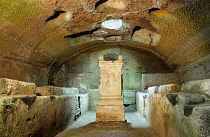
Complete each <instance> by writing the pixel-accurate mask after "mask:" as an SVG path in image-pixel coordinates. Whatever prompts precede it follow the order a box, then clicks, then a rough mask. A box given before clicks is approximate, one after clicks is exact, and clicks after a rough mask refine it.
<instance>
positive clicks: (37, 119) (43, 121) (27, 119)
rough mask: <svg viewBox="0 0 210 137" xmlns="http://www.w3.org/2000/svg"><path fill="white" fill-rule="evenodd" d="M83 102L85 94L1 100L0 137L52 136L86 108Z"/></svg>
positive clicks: (6, 98)
mask: <svg viewBox="0 0 210 137" xmlns="http://www.w3.org/2000/svg"><path fill="white" fill-rule="evenodd" d="M85 100H87V101H88V95H81V96H80V95H77V96H74V95H71V96H15V97H14V96H10V97H0V106H1V107H0V114H1V115H0V136H8V137H27V136H34V137H35V136H36V137H37V136H40V137H41V136H42V137H51V136H55V135H56V134H57V133H58V132H60V131H61V130H63V129H65V128H66V127H67V126H68V125H69V124H72V123H73V122H74V120H76V119H77V118H78V117H79V116H80V115H81V114H83V113H84V111H86V110H87V109H88V106H85V105H84V104H83V103H87V102H86V101H85ZM81 102H82V103H81Z"/></svg>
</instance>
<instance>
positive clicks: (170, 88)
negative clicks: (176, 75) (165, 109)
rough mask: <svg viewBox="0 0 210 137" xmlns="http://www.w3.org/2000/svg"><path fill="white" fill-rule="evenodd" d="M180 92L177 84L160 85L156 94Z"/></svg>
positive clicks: (179, 86)
mask: <svg viewBox="0 0 210 137" xmlns="http://www.w3.org/2000/svg"><path fill="white" fill-rule="evenodd" d="M177 92H181V85H177V84H168V85H161V86H159V87H158V93H163V94H164V93H177Z"/></svg>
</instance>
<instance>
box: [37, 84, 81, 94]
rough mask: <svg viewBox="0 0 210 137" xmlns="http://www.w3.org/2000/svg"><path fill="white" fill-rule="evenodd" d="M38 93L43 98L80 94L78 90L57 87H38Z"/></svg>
mask: <svg viewBox="0 0 210 137" xmlns="http://www.w3.org/2000/svg"><path fill="white" fill-rule="evenodd" d="M36 93H37V94H38V93H39V94H40V95H41V96H51V95H74V94H79V89H78V88H68V87H55V86H43V87H37V88H36Z"/></svg>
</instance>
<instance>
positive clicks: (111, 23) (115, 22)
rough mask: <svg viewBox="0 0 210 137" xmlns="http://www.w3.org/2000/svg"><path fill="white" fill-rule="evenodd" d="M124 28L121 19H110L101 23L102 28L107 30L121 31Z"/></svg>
mask: <svg viewBox="0 0 210 137" xmlns="http://www.w3.org/2000/svg"><path fill="white" fill-rule="evenodd" d="M122 26H123V22H122V20H120V19H110V20H106V21H104V22H102V23H101V27H102V28H105V29H115V30H119V29H120V28H121V27H122Z"/></svg>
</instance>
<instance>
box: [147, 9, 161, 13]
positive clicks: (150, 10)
mask: <svg viewBox="0 0 210 137" xmlns="http://www.w3.org/2000/svg"><path fill="white" fill-rule="evenodd" d="M156 10H160V9H159V8H151V9H149V13H150V12H152V11H156Z"/></svg>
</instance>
